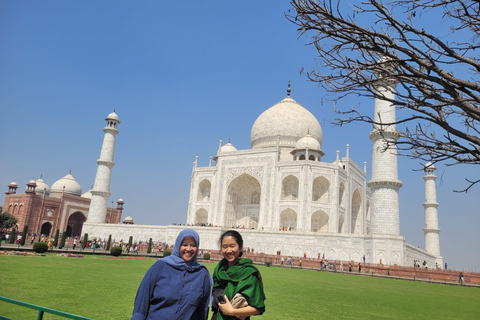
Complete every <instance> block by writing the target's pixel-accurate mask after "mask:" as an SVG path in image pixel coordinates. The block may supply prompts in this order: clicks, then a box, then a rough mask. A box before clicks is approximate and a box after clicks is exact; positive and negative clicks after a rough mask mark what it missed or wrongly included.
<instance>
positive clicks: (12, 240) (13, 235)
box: [8, 228, 17, 244]
mask: <svg viewBox="0 0 480 320" xmlns="http://www.w3.org/2000/svg"><path fill="white" fill-rule="evenodd" d="M16 239H17V230H15V228H13V229H12V231H10V239H9V241H8V243H10V244H13V243H15V240H16Z"/></svg>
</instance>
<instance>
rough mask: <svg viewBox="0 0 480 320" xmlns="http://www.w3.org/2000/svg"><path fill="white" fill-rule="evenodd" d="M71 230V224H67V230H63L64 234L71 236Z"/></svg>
mask: <svg viewBox="0 0 480 320" xmlns="http://www.w3.org/2000/svg"><path fill="white" fill-rule="evenodd" d="M72 230H73V228H72V226H67V230H65V235H66V236H67V237H71V236H72Z"/></svg>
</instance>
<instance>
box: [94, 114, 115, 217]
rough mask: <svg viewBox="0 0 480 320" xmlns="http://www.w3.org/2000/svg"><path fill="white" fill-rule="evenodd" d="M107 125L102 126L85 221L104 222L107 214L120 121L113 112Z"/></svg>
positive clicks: (108, 118)
mask: <svg viewBox="0 0 480 320" xmlns="http://www.w3.org/2000/svg"><path fill="white" fill-rule="evenodd" d="M105 121H107V125H106V127H105V128H103V131H104V132H105V136H104V139H103V144H102V151H101V152H100V159H98V160H97V164H98V168H97V175H96V176H95V184H94V185H93V189H92V190H91V191H90V192H91V194H92V201H91V203H90V209H89V211H88V217H87V223H105V217H106V214H107V207H108V197H109V196H110V195H111V193H110V181H111V179H112V168H113V166H114V165H115V162H113V154H114V152H115V138H116V136H117V134H118V129H117V126H118V124H119V123H120V120H118V116H117V114H116V113H115V112H112V113H110V114H109V115H108V116H107V118H106V119H105Z"/></svg>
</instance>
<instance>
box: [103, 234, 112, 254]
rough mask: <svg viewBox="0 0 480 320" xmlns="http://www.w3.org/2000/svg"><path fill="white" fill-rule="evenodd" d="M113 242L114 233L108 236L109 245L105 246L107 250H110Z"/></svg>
mask: <svg viewBox="0 0 480 320" xmlns="http://www.w3.org/2000/svg"><path fill="white" fill-rule="evenodd" d="M111 244H112V235H109V236H108V241H107V246H106V247H105V250H110V245H111Z"/></svg>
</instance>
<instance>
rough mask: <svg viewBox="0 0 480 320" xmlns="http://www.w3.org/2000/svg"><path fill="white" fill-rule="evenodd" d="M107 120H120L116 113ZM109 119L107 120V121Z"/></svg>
mask: <svg viewBox="0 0 480 320" xmlns="http://www.w3.org/2000/svg"><path fill="white" fill-rule="evenodd" d="M107 119H111V120H118V115H117V114H116V113H115V112H112V113H110V114H109V115H108V116H107ZM107 119H105V120H107Z"/></svg>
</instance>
